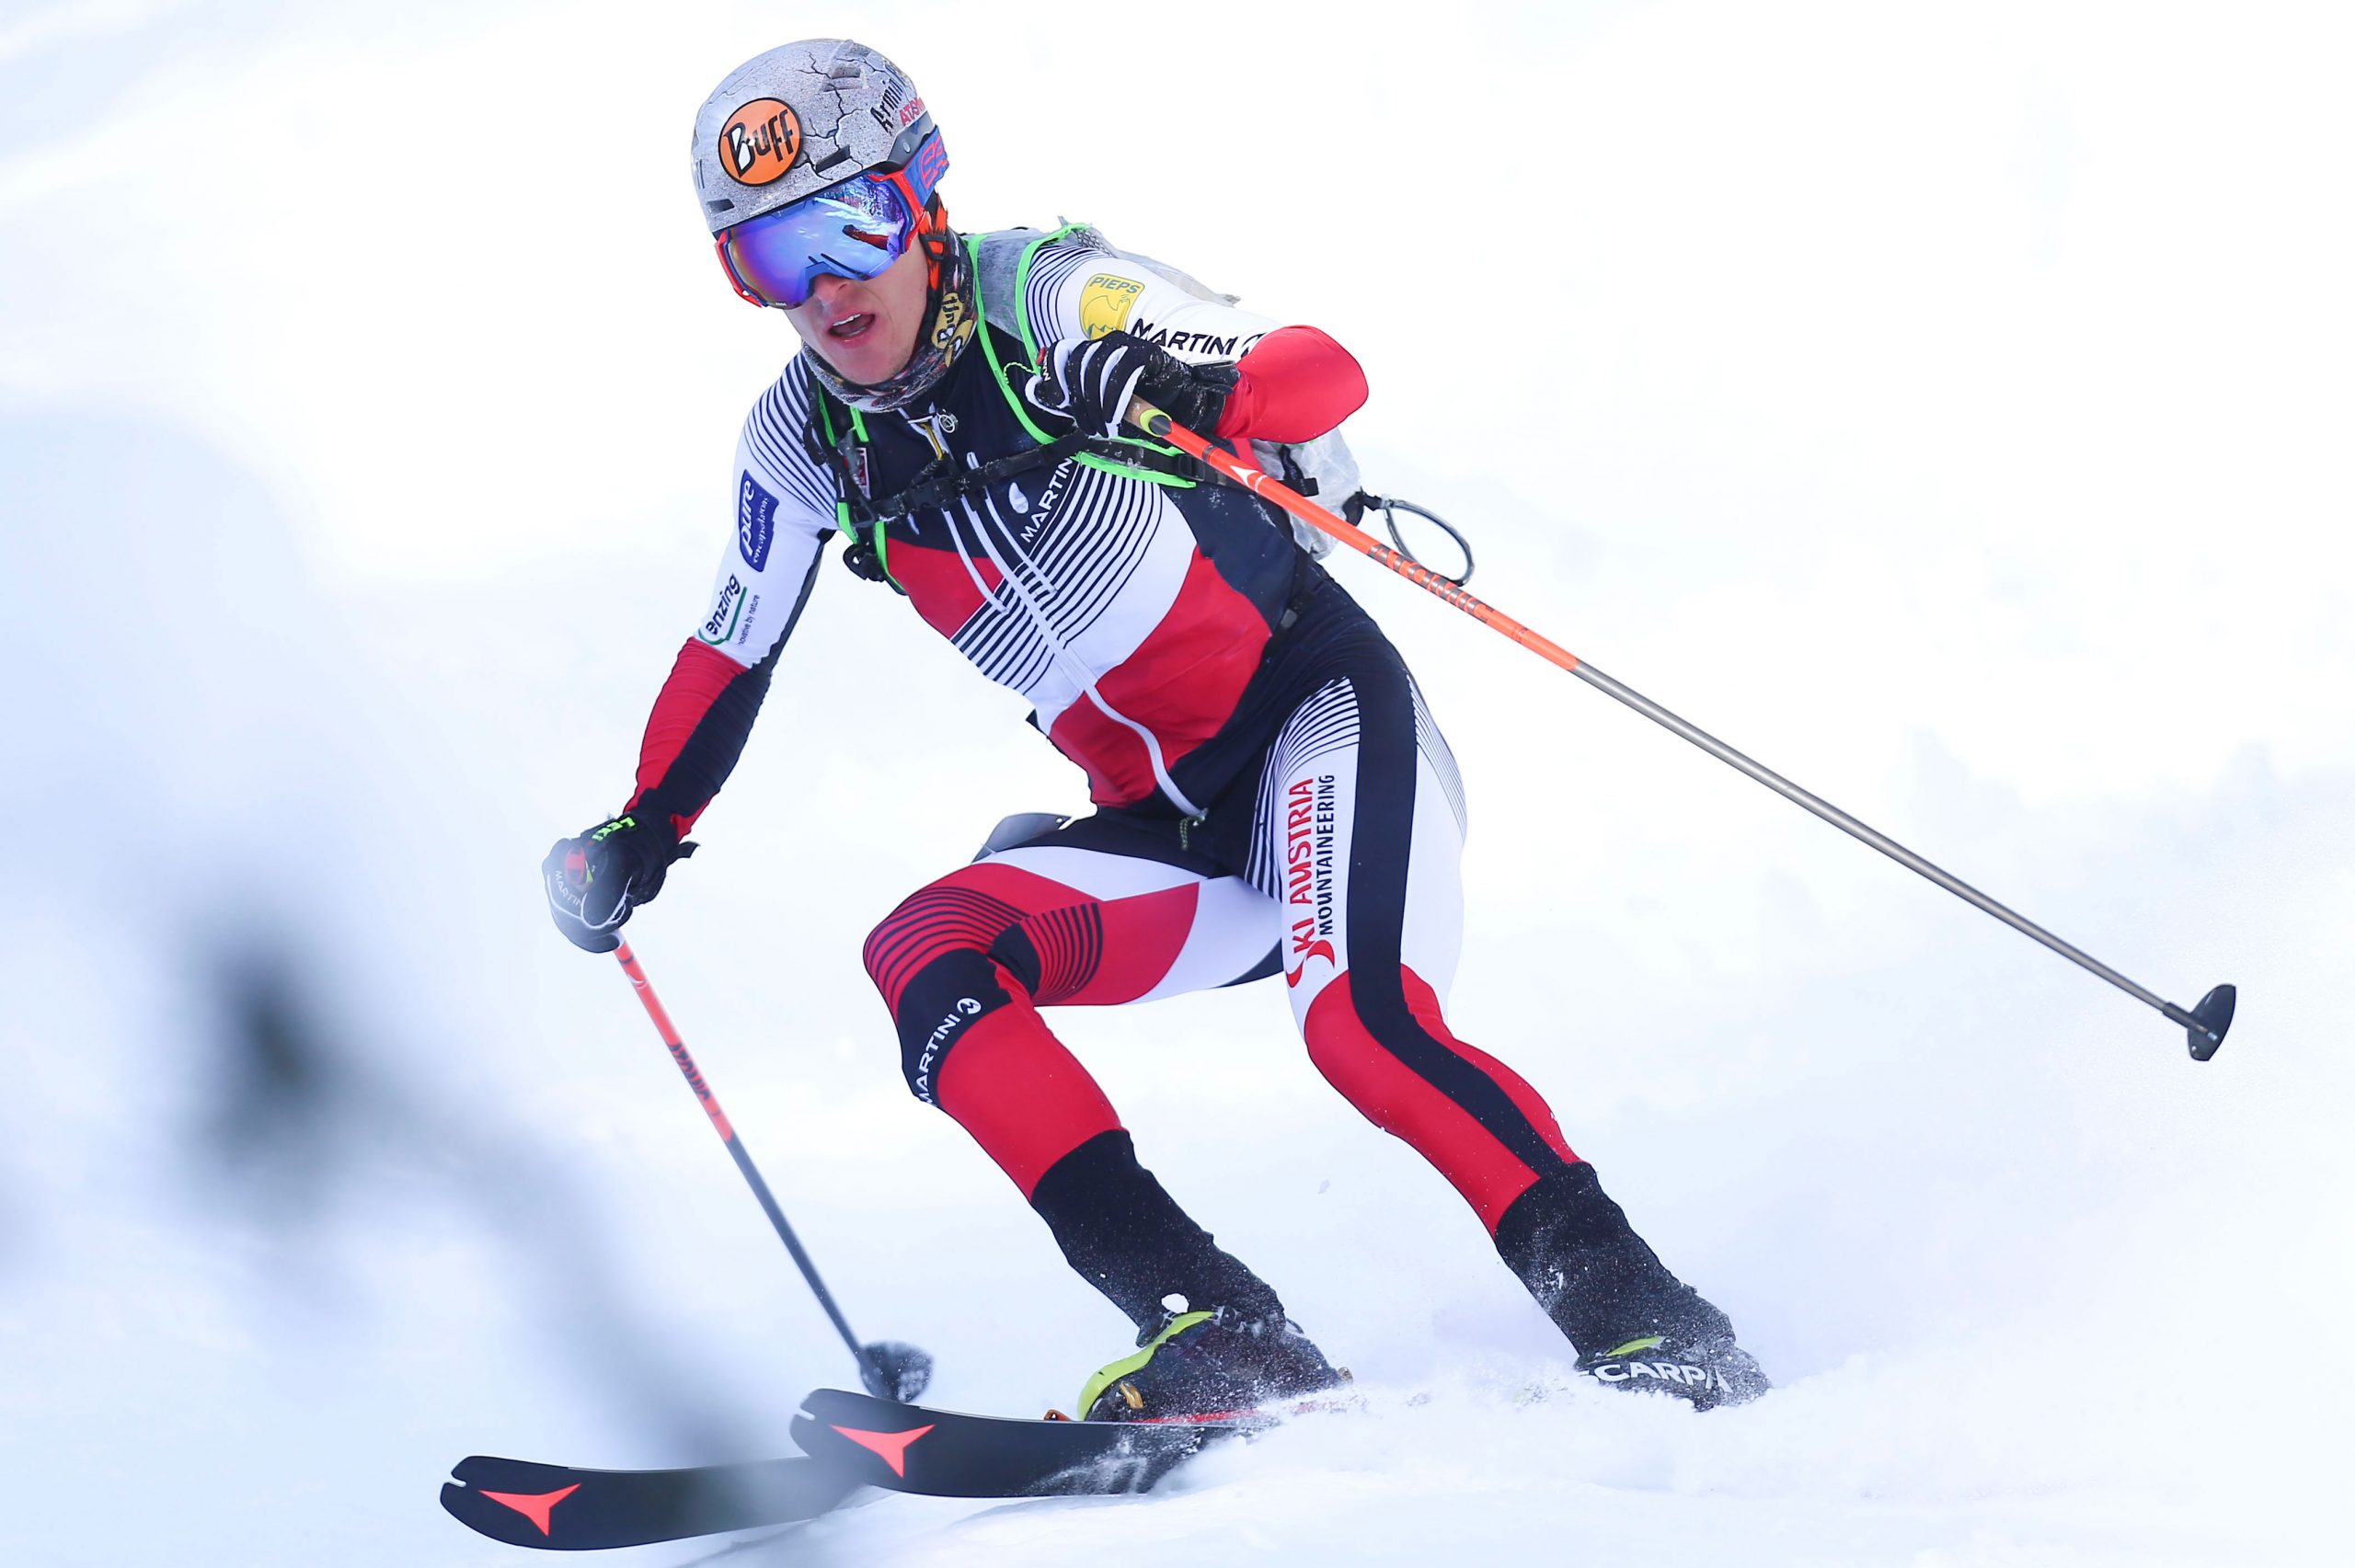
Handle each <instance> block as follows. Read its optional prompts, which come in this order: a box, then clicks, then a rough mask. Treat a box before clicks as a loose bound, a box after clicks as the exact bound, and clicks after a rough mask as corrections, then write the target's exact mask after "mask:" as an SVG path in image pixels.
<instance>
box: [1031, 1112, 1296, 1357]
mask: <svg viewBox="0 0 2355 1568" xmlns="http://www.w3.org/2000/svg"><path fill="white" fill-rule="evenodd" d="M1030 1207H1032V1208H1035V1209H1037V1210H1038V1211H1039V1218H1040V1219H1044V1220H1045V1221H1046V1222H1047V1229H1049V1230H1051V1231H1053V1232H1054V1235H1055V1244H1056V1245H1057V1246H1059V1247H1061V1248H1062V1249H1063V1257H1064V1258H1065V1260H1067V1261H1068V1262H1069V1263H1070V1264H1071V1266H1072V1267H1074V1268H1075V1269H1077V1270H1078V1271H1079V1273H1080V1276H1082V1277H1083V1278H1085V1279H1086V1281H1087V1282H1088V1283H1089V1284H1090V1285H1093V1286H1094V1287H1096V1288H1097V1289H1098V1290H1101V1291H1102V1292H1104V1294H1105V1295H1106V1296H1108V1297H1109V1298H1110V1299H1111V1301H1112V1304H1113V1305H1114V1306H1116V1307H1118V1308H1120V1310H1122V1311H1123V1312H1126V1313H1127V1314H1128V1315H1129V1317H1130V1318H1131V1320H1132V1321H1133V1322H1135V1323H1136V1325H1137V1327H1139V1328H1140V1329H1145V1328H1151V1327H1153V1326H1154V1325H1155V1324H1157V1323H1159V1322H1160V1321H1161V1299H1162V1298H1163V1297H1164V1296H1167V1295H1170V1294H1172V1293H1175V1294H1177V1295H1180V1296H1183V1297H1185V1298H1186V1302H1187V1305H1188V1306H1189V1307H1192V1308H1195V1309H1208V1308H1212V1307H1231V1308H1234V1309H1235V1310H1239V1311H1241V1312H1243V1313H1244V1314H1245V1315H1246V1316H1248V1317H1254V1318H1279V1317H1281V1316H1282V1315H1283V1303H1282V1302H1281V1301H1279V1300H1278V1299H1276V1293H1275V1292H1274V1291H1273V1290H1271V1289H1269V1288H1268V1286H1267V1285H1266V1283H1265V1282H1264V1281H1262V1280H1261V1279H1260V1278H1259V1276H1258V1275H1255V1274H1253V1273H1252V1272H1251V1271H1250V1270H1249V1269H1247V1268H1246V1267H1244V1266H1243V1265H1241V1264H1240V1263H1237V1262H1236V1261H1235V1259H1234V1258H1232V1257H1230V1256H1228V1255H1227V1254H1226V1253H1223V1252H1221V1251H1220V1250H1219V1248H1218V1244H1217V1243H1216V1242H1213V1241H1212V1239H1211V1233H1210V1232H1209V1231H1207V1230H1203V1229H1202V1228H1201V1227H1200V1226H1199V1225H1197V1224H1195V1223H1194V1222H1193V1221H1192V1220H1191V1219H1188V1218H1187V1217H1186V1211H1185V1210H1184V1209H1182V1208H1179V1207H1177V1201H1176V1200H1175V1199H1174V1198H1172V1197H1171V1196H1169V1194H1168V1193H1167V1192H1166V1191H1165V1190H1164V1189H1163V1187H1162V1185H1161V1184H1160V1183H1159V1182H1157V1181H1155V1179H1154V1175H1153V1173H1152V1172H1150V1171H1148V1170H1146V1169H1145V1168H1144V1167H1143V1166H1142V1165H1140V1164H1138V1163H1137V1155H1136V1146H1135V1145H1134V1144H1133V1143H1132V1141H1131V1140H1130V1139H1129V1135H1128V1134H1127V1133H1126V1132H1123V1131H1119V1130H1115V1131H1112V1132H1103V1133H1098V1134H1097V1135H1096V1136H1095V1137H1094V1138H1091V1139H1088V1140H1087V1141H1086V1143H1083V1144H1081V1145H1080V1146H1079V1147H1078V1148H1077V1149H1074V1150H1072V1151H1071V1152H1070V1153H1068V1154H1066V1155H1064V1156H1063V1158H1062V1159H1060V1160H1058V1161H1056V1162H1054V1163H1053V1164H1052V1165H1051V1166H1049V1167H1048V1169H1047V1173H1046V1174H1045V1175H1043V1176H1041V1177H1040V1178H1039V1185H1037V1186H1036V1187H1035V1188H1033V1189H1032V1190H1031V1193H1030Z"/></svg>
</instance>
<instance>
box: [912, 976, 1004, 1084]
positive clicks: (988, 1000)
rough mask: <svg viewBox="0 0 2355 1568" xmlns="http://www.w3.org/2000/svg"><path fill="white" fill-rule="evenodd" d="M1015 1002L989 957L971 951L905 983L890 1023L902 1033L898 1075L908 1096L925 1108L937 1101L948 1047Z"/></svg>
mask: <svg viewBox="0 0 2355 1568" xmlns="http://www.w3.org/2000/svg"><path fill="white" fill-rule="evenodd" d="M1013 1000H1014V999H1013V998H1012V997H1011V996H1008V995H1007V994H1006V990H1005V987H1004V986H1002V985H1000V984H998V979H997V967H996V966H995V965H994V964H993V963H991V962H990V958H989V955H987V954H985V953H977V952H975V951H973V950H972V949H971V948H957V949H953V950H951V951H949V952H948V953H944V954H942V955H941V956H939V957H937V958H935V959H933V960H932V961H931V962H930V963H928V964H926V965H925V966H924V967H922V968H920V969H918V970H917V971H916V972H915V973H914V974H913V975H912V976H910V977H909V979H908V983H907V985H906V986H905V987H904V988H903V989H902V990H901V992H900V1006H899V1010H898V1012H897V1013H895V1014H894V1016H893V1018H892V1023H893V1024H894V1025H895V1026H896V1027H897V1028H898V1030H899V1033H900V1070H901V1072H902V1073H903V1074H905V1075H906V1077H907V1081H908V1092H909V1093H912V1094H913V1095H914V1096H915V1097H916V1098H917V1099H919V1100H922V1101H924V1102H925V1104H934V1103H935V1101H936V1094H935V1090H936V1087H937V1085H938V1084H939V1082H940V1069H941V1065H942V1064H943V1063H944V1062H946V1061H947V1060H948V1052H949V1049H950V1047H953V1046H955V1045H956V1044H957V1042H958V1041H959V1040H960V1039H963V1038H964V1037H965V1035H966V1033H967V1031H969V1030H970V1029H971V1027H972V1026H973V1024H974V1021H975V1020H977V1019H981V1018H985V1017H987V1016H988V1015H989V1014H991V1013H994V1012H996V1011H997V1010H998V1009H999V1008H1001V1007H1004V1006H1005V1005H1006V1004H1007V1003H1009V1002H1011V1001H1013Z"/></svg>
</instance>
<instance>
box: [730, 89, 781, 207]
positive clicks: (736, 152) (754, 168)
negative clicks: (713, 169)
mask: <svg viewBox="0 0 2355 1568" xmlns="http://www.w3.org/2000/svg"><path fill="white" fill-rule="evenodd" d="M800 155H801V120H800V117H799V116H798V115H796V114H795V113H794V112H793V106H792V105H791V104H789V103H787V102H786V101H785V100H784V99H782V98H754V99H753V100H752V102H750V103H748V104H745V105H744V106H743V107H741V109H737V111H736V112H735V113H733V114H731V115H729V117H728V123H727V124H725V125H723V126H721V127H720V128H719V166H720V167H721V168H724V169H726V170H727V171H728V175H729V178H731V179H733V180H735V181H736V183H737V184H739V185H770V184H774V183H775V181H777V180H780V179H783V178H784V177H785V171H786V170H787V169H789V168H791V167H792V166H793V160H794V159H796V158H798V157H799V156H800Z"/></svg>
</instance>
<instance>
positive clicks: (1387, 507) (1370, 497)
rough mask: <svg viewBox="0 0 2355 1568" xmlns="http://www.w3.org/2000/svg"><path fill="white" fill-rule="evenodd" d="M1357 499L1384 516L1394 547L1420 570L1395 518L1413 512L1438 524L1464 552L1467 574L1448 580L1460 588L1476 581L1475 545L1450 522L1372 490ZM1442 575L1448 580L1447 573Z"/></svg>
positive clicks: (1409, 503)
mask: <svg viewBox="0 0 2355 1568" xmlns="http://www.w3.org/2000/svg"><path fill="white" fill-rule="evenodd" d="M1311 493H1313V492H1311ZM1357 498H1358V499H1359V500H1361V501H1362V502H1364V503H1365V509H1366V510H1367V511H1378V512H1380V513H1381V514H1382V525H1383V527H1384V528H1386V529H1388V530H1389V531H1390V543H1392V544H1396V546H1398V553H1399V554H1400V555H1404V556H1406V557H1407V559H1408V560H1410V561H1413V562H1414V563H1415V564H1416V565H1417V566H1421V565H1422V564H1423V563H1422V561H1421V560H1420V558H1419V557H1418V556H1417V555H1416V554H1415V553H1414V552H1413V551H1412V550H1409V549H1407V542H1406V541H1405V540H1404V539H1401V538H1400V537H1399V536H1398V520H1397V518H1396V517H1395V516H1393V515H1392V514H1393V513H1394V512H1402V511H1403V512H1412V513H1414V514H1415V515H1416V516H1417V517H1419V518H1421V519H1423V520H1424V521H1428V522H1433V523H1436V524H1438V525H1439V531H1440V532H1442V533H1444V534H1446V535H1447V536H1448V537H1449V538H1450V539H1453V540H1454V541H1455V547H1456V548H1457V549H1459V550H1461V551H1463V552H1464V570H1463V571H1462V572H1461V573H1460V574H1458V575H1457V576H1455V577H1452V578H1447V580H1448V581H1450V582H1452V583H1453V584H1454V585H1455V586H1456V587H1458V588H1462V587H1463V586H1464V585H1465V583H1467V582H1470V581H1471V580H1472V542H1471V541H1470V540H1469V539H1466V538H1465V537H1464V532H1463V531H1462V530H1461V529H1459V528H1457V527H1456V526H1455V525H1454V524H1453V523H1452V522H1450V521H1447V519H1445V518H1443V517H1442V516H1440V515H1439V513H1437V512H1435V511H1432V510H1430V509H1428V508H1425V507H1419V506H1417V505H1416V504H1415V503H1414V502H1412V501H1402V500H1400V499H1398V498H1396V497H1395V496H1392V497H1386V498H1385V497H1383V496H1377V495H1375V494H1373V492H1372V491H1370V490H1361V491H1360V492H1359V493H1358V497H1357ZM1440 575H1441V576H1442V577H1445V576H1446V574H1445V573H1444V572H1442V573H1441V574H1440Z"/></svg>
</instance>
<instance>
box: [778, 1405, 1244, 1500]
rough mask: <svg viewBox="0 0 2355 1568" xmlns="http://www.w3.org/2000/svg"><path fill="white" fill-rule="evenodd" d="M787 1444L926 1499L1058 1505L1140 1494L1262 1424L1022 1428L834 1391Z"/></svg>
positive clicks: (850, 1473)
mask: <svg viewBox="0 0 2355 1568" xmlns="http://www.w3.org/2000/svg"><path fill="white" fill-rule="evenodd" d="M801 1410H802V1413H800V1414H798V1415H797V1416H795V1417H794V1419H793V1439H794V1441H795V1442H797V1443H799V1444H800V1445H801V1447H802V1448H803V1450H804V1451H805V1452H807V1453H809V1454H810V1455H812V1456H814V1457H816V1458H818V1459H822V1460H824V1461H826V1462H827V1463H828V1464H829V1465H830V1466H832V1467H833V1469H834V1470H835V1471H836V1472H837V1473H839V1474H841V1475H844V1476H846V1477H849V1478H851V1479H853V1480H855V1481H856V1482H860V1483H863V1484H865V1485H868V1486H880V1487H885V1488H888V1489H890V1491H893V1492H913V1493H920V1494H924V1495H925V1496H930V1497H1067V1496H1078V1495H1112V1494H1120V1493H1128V1492H1143V1491H1147V1490H1149V1489H1150V1488H1151V1487H1152V1486H1153V1484H1154V1483H1155V1482H1158V1481H1159V1480H1160V1479H1161V1478H1162V1477H1163V1476H1165V1475H1166V1474H1168V1473H1169V1472H1170V1471H1172V1470H1174V1469H1176V1468H1177V1465H1179V1464H1180V1463H1182V1462H1183V1461H1184V1460H1186V1459H1189V1458H1191V1457H1192V1456H1193V1455H1195V1454H1197V1453H1199V1452H1200V1451H1201V1450H1202V1448H1205V1447H1206V1446H1208V1445H1209V1444H1211V1443H1212V1442H1214V1441H1216V1440H1217V1439H1219V1438H1221V1437H1224V1436H1235V1435H1236V1434H1240V1433H1248V1432H1253V1431H1257V1430H1258V1429H1260V1428H1261V1427H1263V1426H1266V1425H1269V1424H1270V1422H1271V1420H1272V1418H1271V1417H1259V1416H1246V1417H1238V1418H1236V1419H1233V1420H1223V1421H1182V1422H1143V1421H1065V1420H1052V1419H1050V1420H1044V1421H1028V1420H1019V1419H1009V1418H1006V1417H1004V1416H994V1415H963V1414H959V1413H956V1412H954V1411H945V1410H933V1409H929V1408H927V1407H925V1406H923V1405H913V1404H895V1403H893V1402H890V1401H889V1400H879V1399H874V1398H871V1397H869V1396H868V1395H866V1394H856V1393H848V1392H845V1391H843V1390H841V1389H820V1390H818V1391H815V1392H813V1393H811V1394H810V1396H809V1398H807V1399H805V1400H803V1401H802V1402H801Z"/></svg>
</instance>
